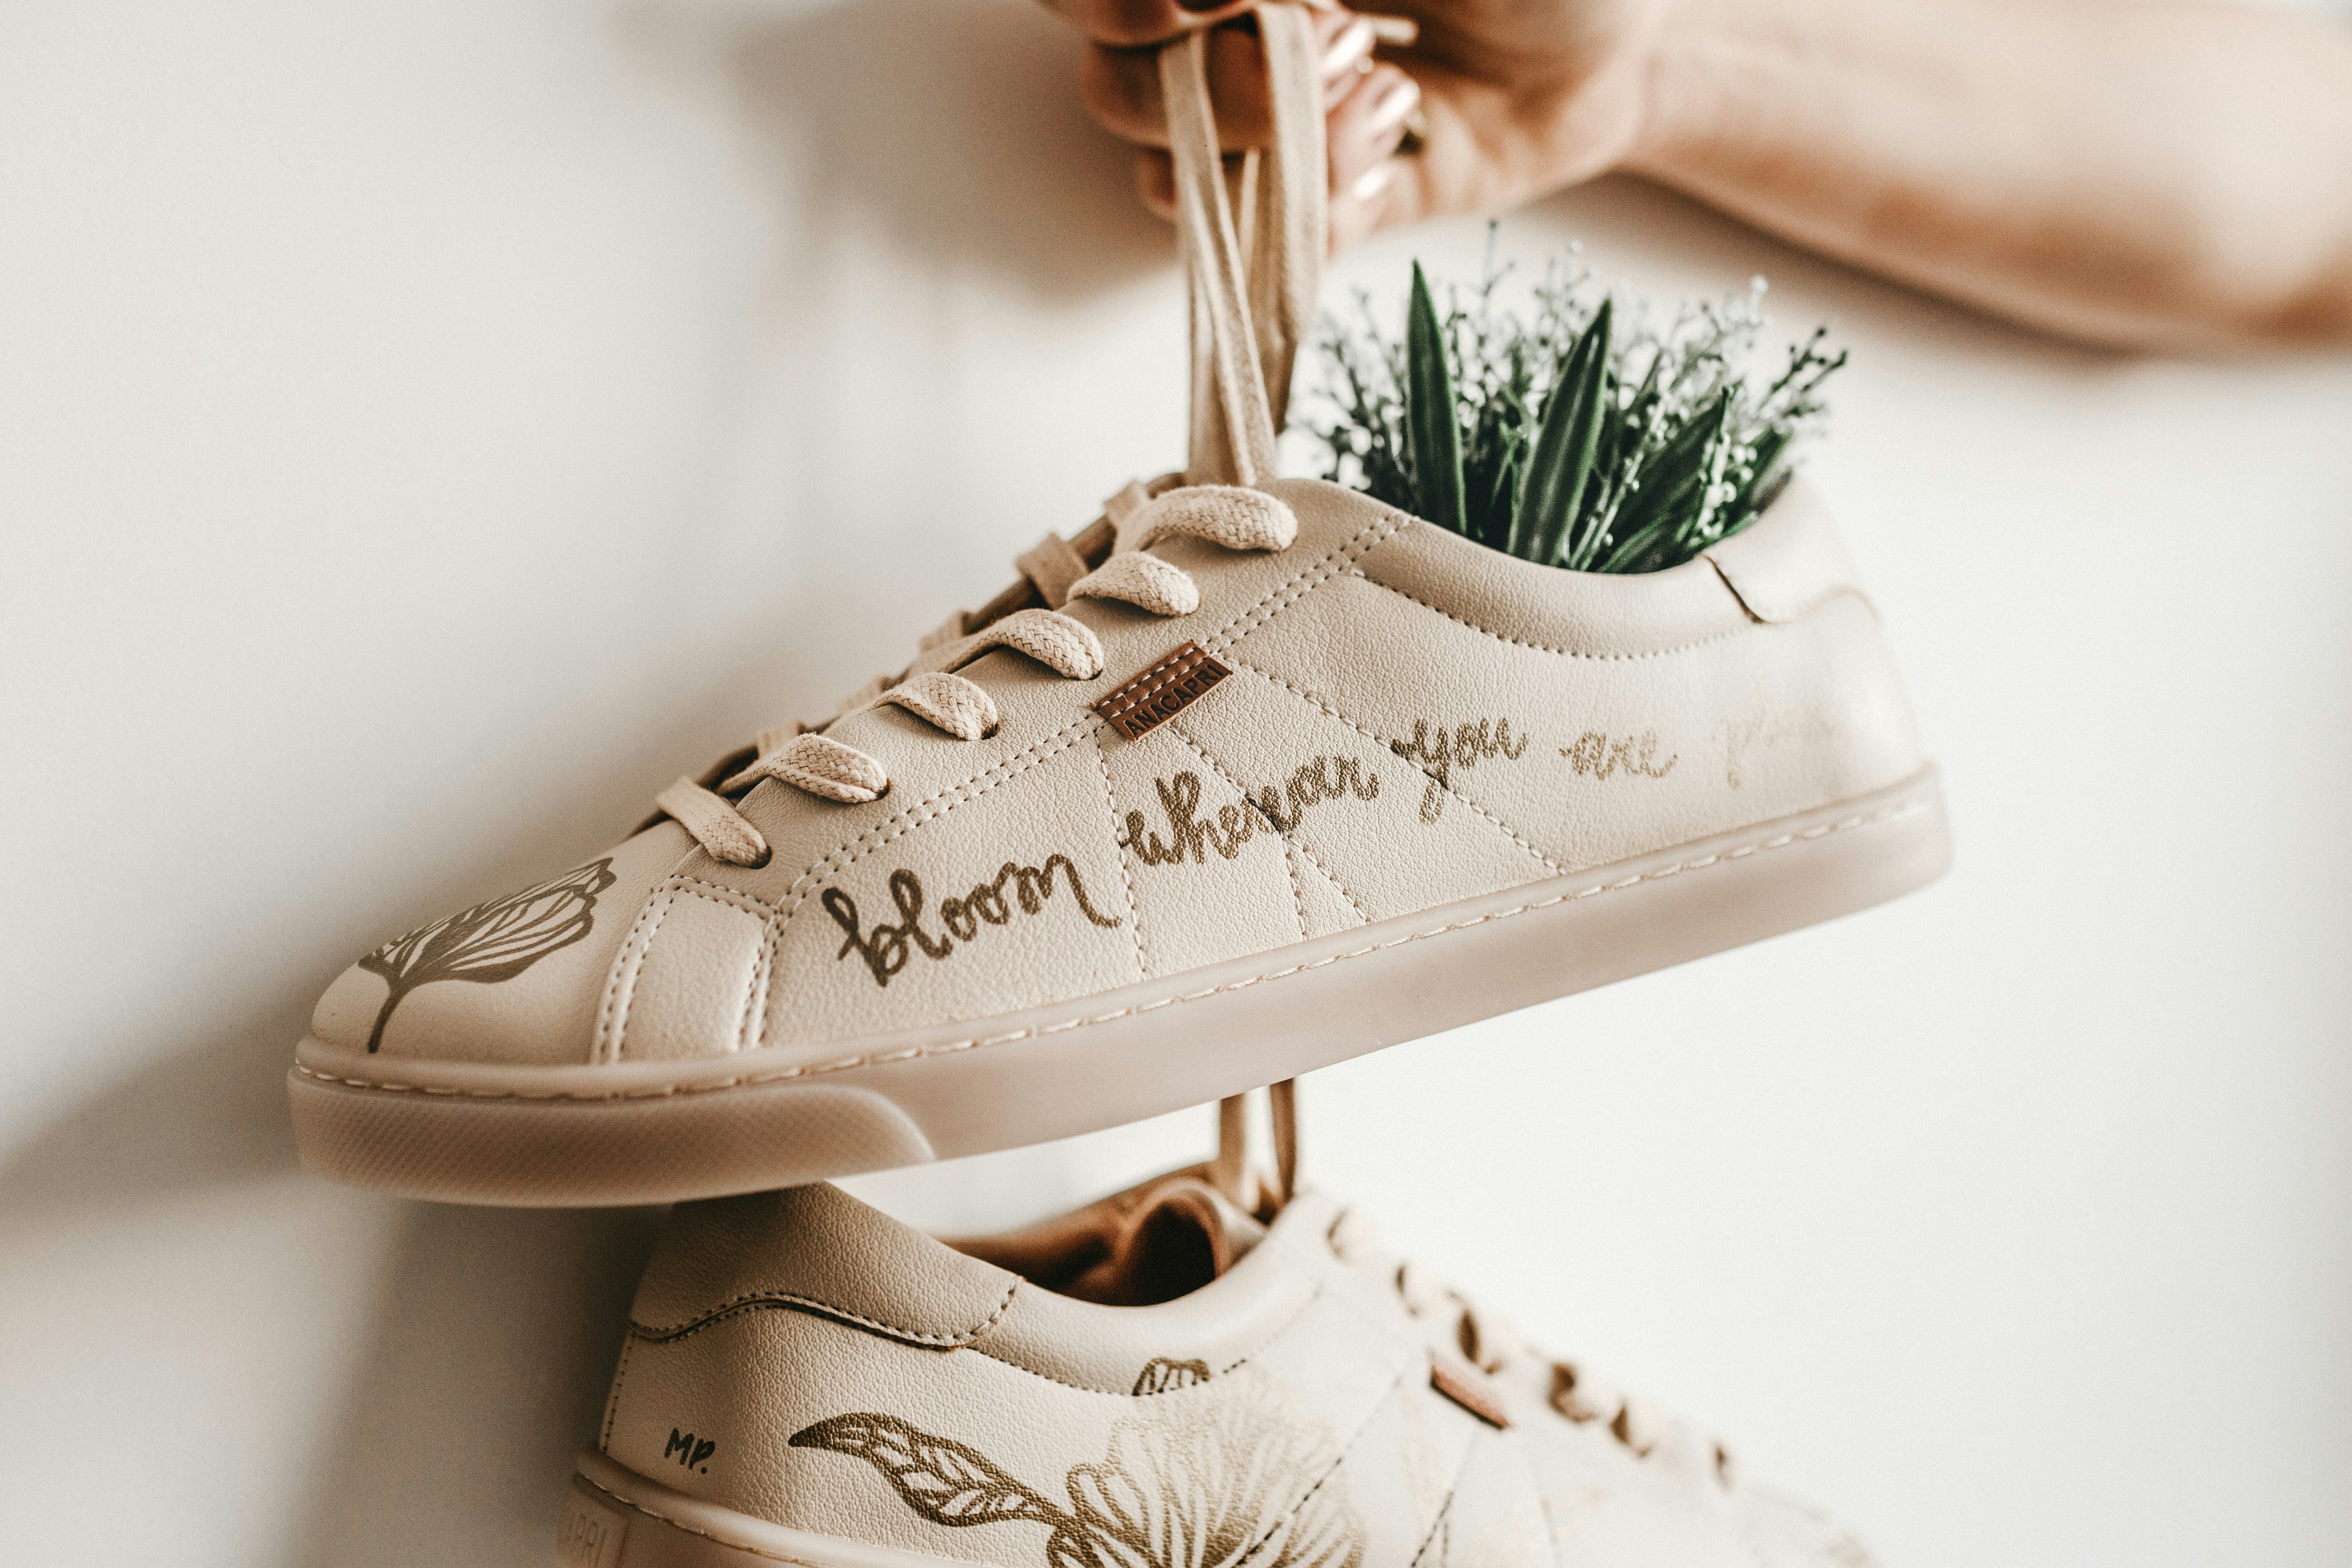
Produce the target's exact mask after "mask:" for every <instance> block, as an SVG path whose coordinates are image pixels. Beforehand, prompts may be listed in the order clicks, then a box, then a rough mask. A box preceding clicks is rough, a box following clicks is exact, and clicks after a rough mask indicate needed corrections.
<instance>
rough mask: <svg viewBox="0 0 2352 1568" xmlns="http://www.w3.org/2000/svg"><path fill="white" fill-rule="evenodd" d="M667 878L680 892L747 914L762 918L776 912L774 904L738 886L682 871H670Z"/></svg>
mask: <svg viewBox="0 0 2352 1568" xmlns="http://www.w3.org/2000/svg"><path fill="white" fill-rule="evenodd" d="M669 880H670V883H671V884H672V886H673V887H675V888H676V889H677V890H679V891H681V892H688V893H692V894H693V895H694V896H695V897H696V898H698V899H709V900H710V901H711V902H713V903H719V904H727V905H730V906H731V907H732V908H735V909H739V910H742V911H743V912H744V913H745V914H747V915H759V916H761V918H763V919H764V918H765V917H767V916H769V915H772V914H773V913H775V912H776V906H775V905H773V904H772V903H770V902H768V900H765V899H763V898H761V897H760V895H759V894H757V893H747V892H745V891H744V890H743V889H740V888H730V887H729V886H728V885H727V884H726V883H724V882H713V881H710V880H709V879H706V878H702V877H692V876H688V874H687V873H685V872H683V871H676V872H672V873H671V874H670V878H669Z"/></svg>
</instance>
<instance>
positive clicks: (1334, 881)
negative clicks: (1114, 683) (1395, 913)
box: [1168, 724, 1370, 937]
mask: <svg viewBox="0 0 2352 1568" xmlns="http://www.w3.org/2000/svg"><path fill="white" fill-rule="evenodd" d="M1168 728H1169V729H1170V731H1172V732H1173V733H1174V735H1175V736H1176V738H1177V739H1178V740H1180V741H1181V742H1184V743H1185V744H1186V745H1188V746H1190V747H1192V750H1193V751H1194V752H1197V753H1198V754H1199V756H1200V758H1201V760H1202V762H1204V763H1208V764H1209V766H1210V767H1212V768H1213V769H1215V770H1216V773H1217V776H1218V777H1219V778H1221V779H1223V780H1224V781H1225V782H1226V783H1227V784H1231V785H1233V786H1234V789H1236V790H1238V791H1240V792H1241V797H1242V804H1243V805H1245V806H1247V807H1248V808H1249V811H1250V813H1251V815H1252V816H1255V817H1256V818H1257V819H1258V820H1259V821H1260V822H1263V823H1265V826H1266V830H1267V831H1268V832H1270V833H1272V834H1273V835H1274V836H1275V837H1277V838H1279V839H1281V840H1282V842H1283V847H1284V848H1285V849H1286V850H1287V849H1288V848H1289V847H1290V846H1292V845H1294V844H1296V845H1297V846H1298V847H1300V848H1301V849H1304V848H1305V847H1306V845H1305V844H1303V843H1301V842H1300V841H1299V840H1298V839H1297V838H1294V837H1291V836H1290V835H1289V834H1288V833H1286V832H1285V831H1284V830H1283V829H1281V828H1279V827H1277V826H1275V823H1274V818H1272V817H1270V816H1267V815H1266V814H1265V808H1264V807H1263V806H1261V805H1258V803H1257V802H1256V801H1255V800H1252V799H1251V798H1250V792H1249V786H1248V785H1246V784H1243V783H1242V782H1241V780H1239V779H1237V778H1235V777H1234V775H1233V774H1232V773H1230V772H1229V771H1227V769H1226V767H1225V764H1224V763H1221V762H1219V761H1218V760H1217V759H1216V758H1215V757H1213V756H1212V755H1211V754H1210V753H1209V749H1208V748H1207V747H1205V746H1203V745H1202V744H1201V742H1198V741H1196V740H1194V739H1193V738H1192V736H1190V735H1188V734H1186V733H1184V730H1183V727H1182V726H1181V725H1179V724H1171V725H1169V726H1168ZM1282 865H1283V870H1284V871H1285V872H1286V874H1287V875H1289V877H1290V879H1291V882H1290V893H1291V897H1292V898H1294V899H1296V900H1298V927H1299V935H1300V936H1302V937H1304V936H1306V935H1307V902H1306V899H1305V897H1304V896H1303V895H1302V894H1300V892H1299V890H1298V877H1297V872H1295V871H1292V870H1291V869H1290V857H1289V855H1288V854H1287V853H1286V854H1285V855H1284V856H1283V858H1282ZM1316 868H1317V869H1318V870H1322V871H1323V874H1324V875H1325V876H1326V877H1331V873H1330V872H1329V871H1328V870H1326V869H1324V868H1323V864H1322V862H1321V861H1319V860H1318V861H1317V862H1316ZM1331 885H1332V886H1333V887H1335V888H1339V896H1340V897H1341V898H1343V899H1346V900H1348V902H1349V903H1350V904H1353V905H1355V910H1356V912H1357V913H1358V914H1363V912H1364V906H1363V905H1361V904H1358V903H1356V896H1355V895H1354V894H1353V893H1350V892H1349V891H1348V889H1345V888H1341V887H1339V878H1337V877H1331ZM1366 921H1367V923H1369V922H1370V917H1369V916H1367V917H1366Z"/></svg>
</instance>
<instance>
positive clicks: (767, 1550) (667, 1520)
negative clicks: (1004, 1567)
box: [555, 1448, 972, 1568]
mask: <svg viewBox="0 0 2352 1568" xmlns="http://www.w3.org/2000/svg"><path fill="white" fill-rule="evenodd" d="M555 1550H556V1561H558V1562H559V1563H562V1564H563V1568H773V1565H774V1564H776V1563H791V1564H794V1565H796V1568H972V1565H971V1563H968V1562H962V1561H959V1560H957V1559H953V1558H948V1557H934V1556H932V1555H930V1554H929V1552H902V1551H899V1550H898V1549H896V1548H894V1547H888V1546H875V1545H870V1544H868V1543H867V1542H862V1541H845V1540H842V1539H841V1538H839V1537H837V1536H830V1535H814V1534H812V1533H810V1532H809V1531H805V1530H788V1529H786V1528H785V1527H784V1526H782V1525H781V1524H771V1523H769V1522H768V1521H766V1520H764V1519H758V1518H754V1517H753V1516H751V1514H747V1513H738V1512H736V1511H735V1510H733V1509H730V1508H721V1507H719V1505H718V1504H716V1503H708V1502H703V1501H701V1500H698V1499H696V1498H690V1497H688V1496H687V1495H686V1494H685V1493H684V1492H681V1491H677V1490H674V1489H671V1488H669V1487H666V1486H663V1485H662V1484H661V1483H659V1482H658V1481H651V1480H647V1479H646V1478H645V1477H643V1476H641V1475H639V1474H637V1473H636V1472H635V1470H632V1469H628V1468H624V1467H622V1466H620V1465H616V1464H614V1462H613V1461H612V1460H610V1459H608V1458H605V1457H604V1455H602V1454H600V1453H598V1452H596V1451H595V1450H594V1449H593V1448H591V1449H588V1450H586V1451H584V1452H583V1453H582V1454H581V1456H580V1468H579V1472H578V1473H577V1474H575V1475H574V1476H573V1477H572V1489H571V1490H570V1491H568V1492H566V1493H565V1494H564V1497H563V1514H562V1520H561V1521H560V1522H559V1523H558V1524H557V1525H556V1530H555Z"/></svg>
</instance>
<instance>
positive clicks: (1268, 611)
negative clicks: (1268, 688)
mask: <svg viewBox="0 0 2352 1568" xmlns="http://www.w3.org/2000/svg"><path fill="white" fill-rule="evenodd" d="M1402 521H1403V520H1402V519H1393V518H1383V519H1381V521H1378V522H1374V523H1368V524H1366V525H1365V526H1364V528H1363V529H1361V530H1360V531H1358V532H1357V533H1356V534H1355V536H1354V537H1353V538H1351V539H1349V541H1348V542H1346V543H1344V544H1341V545H1339V547H1337V548H1336V549H1334V550H1333V551H1332V552H1331V553H1330V554H1328V555H1327V556H1325V557H1324V558H1323V560H1322V561H1320V562H1318V563H1316V564H1314V565H1312V566H1309V567H1307V568H1306V569H1304V570H1303V571H1301V572H1299V573H1298V574H1297V575H1296V576H1294V577H1292V578H1291V579H1290V581H1289V582H1288V583H1286V584H1284V585H1283V586H1281V587H1279V588H1276V589H1275V590H1273V591H1272V592H1271V593H1269V594H1267V595H1266V596H1265V598H1263V599H1261V600H1259V601H1258V603H1257V605H1255V606H1254V607H1253V608H1252V609H1250V610H1248V611H1246V612H1244V615H1243V616H1240V617H1238V618H1237V619H1235V620H1233V621H1230V622H1228V623H1226V625H1225V626H1223V628H1221V629H1219V630H1218V631H1216V632H1213V633H1212V634H1211V635H1210V639H1209V641H1208V642H1206V643H1202V645H1200V646H1201V647H1202V651H1203V652H1213V651H1214V649H1215V647H1217V646H1219V645H1220V644H1221V643H1223V642H1224V641H1227V640H1231V639H1233V638H1234V637H1239V636H1246V635H1247V633H1246V632H1245V631H1242V630H1240V629H1239V628H1241V627H1243V626H1244V625H1247V624H1249V623H1253V622H1255V623H1263V622H1264V621H1265V619H1266V618H1268V617H1270V616H1273V615H1275V614H1276V612H1278V611H1280V610H1281V609H1282V608H1283V607H1285V606H1286V605H1289V604H1292V603H1294V602H1296V601H1297V599H1298V598H1299V597H1300V596H1301V595H1304V594H1306V593H1307V591H1308V590H1310V589H1312V588H1313V587H1314V586H1315V585H1316V584H1318V583H1320V582H1322V581H1323V580H1324V579H1325V578H1327V577H1328V576H1330V575H1331V574H1332V573H1333V572H1334V571H1336V570H1337V569H1338V567H1339V563H1341V562H1342V561H1345V560H1352V559H1353V558H1354V557H1355V556H1356V555H1360V554H1361V553H1362V552H1364V551H1366V550H1369V549H1370V548H1371V547H1372V546H1373V545H1374V544H1377V543H1379V542H1380V541H1381V539H1384V538H1386V537H1387V536H1388V535H1389V534H1391V533H1393V532H1395V531H1396V530H1397V529H1398V528H1399V527H1400V526H1402ZM1000 624H1002V623H1000ZM1251 629H1255V626H1251ZM1102 722H1103V721H1102V720H1101V718H1100V717H1099V716H1098V715H1097V714H1096V713H1095V712H1094V710H1092V709H1088V710H1086V711H1085V712H1084V713H1083V714H1082V715H1081V716H1080V717H1078V718H1077V719H1075V720H1073V721H1071V722H1070V723H1069V724H1068V725H1067V726H1066V727H1065V728H1063V729H1061V730H1058V731H1055V733H1053V734H1051V735H1048V736H1047V737H1045V739H1044V740H1042V741H1039V742H1036V744H1034V745H1033V746H1031V747H1030V748H1029V749H1028V750H1027V751H1025V752H1019V753H1017V754H1016V755H1015V756H1012V757H1007V758H1005V759H1004V760H1003V762H1000V763H997V764H996V766H994V767H992V768H990V769H988V770H987V771H986V772H984V773H977V774H974V775H973V776H972V777H971V778H969V779H966V780H965V781H964V782H963V783H961V784H954V785H951V786H950V787H949V788H947V789H943V790H941V791H940V792H939V793H938V794H937V795H932V796H930V797H929V799H926V800H923V801H920V802H918V803H917V804H916V805H910V806H908V808H907V809H906V810H905V811H904V812H902V813H900V814H899V815H898V816H894V817H892V818H891V819H890V820H889V821H888V822H886V823H880V824H877V826H873V827H870V828H868V829H866V832H864V833H862V834H860V835H858V837H856V838H854V839H852V840H850V841H849V843H847V844H845V845H842V846H840V847H837V848H835V850H834V851H833V852H832V853H831V854H828V855H827V856H825V857H824V859H822V860H819V861H817V862H816V863H815V864H814V865H812V866H811V867H810V868H808V869H807V870H805V871H803V872H802V873H801V874H800V875H799V876H798V877H797V878H795V879H793V885H792V888H791V889H790V897H791V900H792V901H791V902H790V903H789V904H785V905H782V906H780V907H779V909H778V910H777V914H776V917H775V918H776V919H777V920H778V921H790V920H791V919H792V918H793V915H794V914H796V913H798V912H799V910H800V909H801V906H803V904H805V903H807V902H808V895H809V891H810V889H813V888H814V887H815V886H817V885H818V884H820V883H822V882H824V881H825V880H827V879H831V878H833V877H835V876H838V875H839V874H840V873H842V872H844V871H846V870H847V869H849V868H850V867H852V866H854V865H856V863H857V862H858V861H859V860H862V859H864V858H866V856H867V855H870V854H872V853H873V852H874V851H875V850H877V849H879V848H880V847H882V846H883V845H885V844H887V843H889V842H890V841H891V840H892V839H894V838H897V837H900V836H901V835H903V834H905V833H907V832H908V831H910V830H911V829H913V828H914V827H916V826H919V825H920V824H922V823H924V822H928V821H930V820H931V819H932V818H933V817H935V816H944V815H945V814H946V813H948V812H950V811H952V810H954V809H955V807H956V806H958V805H961V804H963V803H964V802H965V801H967V800H975V799H978V798H979V797H980V796H981V795H985V794H987V793H988V791H990V790H992V789H994V788H995V787H996V785H997V784H1003V783H1004V782H1005V780H1007V779H1010V778H1012V777H1013V776H1014V775H1015V774H1017V773H1023V772H1024V771H1026V770H1027V769H1028V768H1030V767H1033V766H1034V765H1035V764H1036V763H1041V762H1043V761H1045V758H1047V757H1049V756H1051V755H1052V754H1053V753H1054V752H1057V751H1060V750H1062V749H1063V748H1064V747H1066V746H1068V745H1070V744H1072V743H1073V742H1074V741H1075V739H1076V731H1079V730H1082V729H1086V728H1087V727H1088V726H1089V725H1100V724H1101V723H1102ZM1008 769H1009V771H1006V770H1008ZM1000 772H1002V773H1003V777H1001V778H997V779H995V780H993V781H992V783H989V784H983V785H982V787H981V788H980V789H978V790H976V791H973V792H972V793H971V794H970V795H966V794H965V793H964V792H965V791H967V790H970V789H971V786H972V785H973V784H980V783H981V781H982V779H987V778H988V777H989V775H990V774H992V773H1000ZM951 797H952V798H951ZM940 801H946V802H947V803H948V804H947V805H939V803H940ZM934 806H937V808H938V809H936V810H934V809H932V808H933V807H934ZM852 851H855V852H854V853H852ZM845 855H847V857H848V858H846V859H844V858H843V857H844V856H845Z"/></svg>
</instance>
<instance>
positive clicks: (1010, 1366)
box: [956, 1280, 1324, 1399]
mask: <svg viewBox="0 0 2352 1568" xmlns="http://www.w3.org/2000/svg"><path fill="white" fill-rule="evenodd" d="M1323 1289H1324V1287H1323V1284H1322V1282H1321V1281H1320V1280H1318V1281H1317V1282H1316V1285H1315V1289H1313V1290H1311V1291H1309V1292H1308V1293H1307V1300H1304V1301H1301V1302H1300V1303H1299V1304H1298V1310H1297V1311H1296V1312H1293V1313H1292V1314H1291V1315H1290V1317H1289V1319H1288V1320H1287V1321H1285V1322H1284V1323H1283V1324H1282V1326H1281V1327H1279V1328H1277V1329H1276V1330H1274V1331H1272V1332H1270V1333H1268V1334H1267V1335H1266V1336H1265V1341H1264V1342H1263V1343H1261V1344H1260V1345H1259V1346H1258V1349H1259V1350H1264V1349H1265V1346H1266V1345H1270V1344H1272V1343H1274V1342H1275V1341H1276V1340H1278V1339H1280V1338H1281V1337H1282V1336H1283V1335H1285V1334H1286V1333H1288V1332H1289V1331H1291V1330H1292V1329H1295V1328H1297V1326H1298V1320H1299V1319H1301V1318H1303V1317H1305V1316H1306V1315H1307V1309H1308V1308H1309V1307H1312V1306H1313V1305H1315V1303H1316V1302H1318V1301H1319V1300H1322V1299H1323ZM956 1348H957V1349H959V1350H963V1351H969V1352H971V1353H972V1354H973V1355H980V1356H986V1357H987V1358H988V1359H989V1360H990V1361H992V1362H994V1363H996V1364H997V1365H998V1366H1001V1367H1003V1368H1004V1369H1005V1370H1006V1371H1008V1372H1018V1373H1026V1374H1027V1375H1029V1376H1031V1377H1034V1378H1040V1379H1042V1380H1044V1381H1045V1382H1046V1383H1050V1384H1055V1385H1057V1386H1059V1387H1062V1388H1066V1389H1069V1390H1070V1391H1071V1392H1072V1393H1074V1394H1100V1395H1102V1396H1103V1397H1104V1398H1106V1399H1158V1398H1159V1397H1160V1395H1162V1394H1182V1393H1185V1392H1187V1390H1185V1389H1181V1388H1161V1389H1155V1390H1153V1391H1152V1392H1151V1393H1150V1394H1138V1393H1136V1392H1135V1391H1134V1390H1133V1389H1132V1388H1123V1389H1122V1388H1097V1387H1095V1386H1094V1385H1093V1384H1087V1383H1072V1382H1070V1381H1069V1380H1068V1379H1067V1378H1061V1377H1055V1375H1054V1374H1053V1373H1050V1372H1039V1371H1038V1370H1037V1369H1036V1368H1035V1367H1034V1366H1023V1365H1022V1364H1021V1363H1019V1362H1017V1361H1007V1360H1005V1359H1004V1358H1003V1356H1001V1355H998V1354H997V1353H996V1352H993V1351H992V1350H990V1349H989V1348H988V1347H987V1346H986V1345H985V1344H982V1343H977V1342H975V1343H972V1344H968V1345H959V1346H958V1347H956ZM1255 1355H1256V1352H1251V1353H1250V1354H1247V1355H1243V1356H1240V1357H1237V1358H1235V1359H1234V1360H1233V1361H1231V1362H1228V1363H1225V1365H1223V1367H1221V1368H1219V1369H1218V1371H1217V1374H1216V1375H1217V1376H1218V1377H1225V1376H1229V1375H1231V1374H1232V1373H1236V1372H1239V1371H1240V1370H1241V1369H1242V1368H1243V1367H1245V1366H1247V1365H1248V1364H1249V1363H1251V1362H1252V1361H1253V1360H1255ZM1211 1381H1212V1382H1213V1381H1215V1379H1211Z"/></svg>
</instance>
